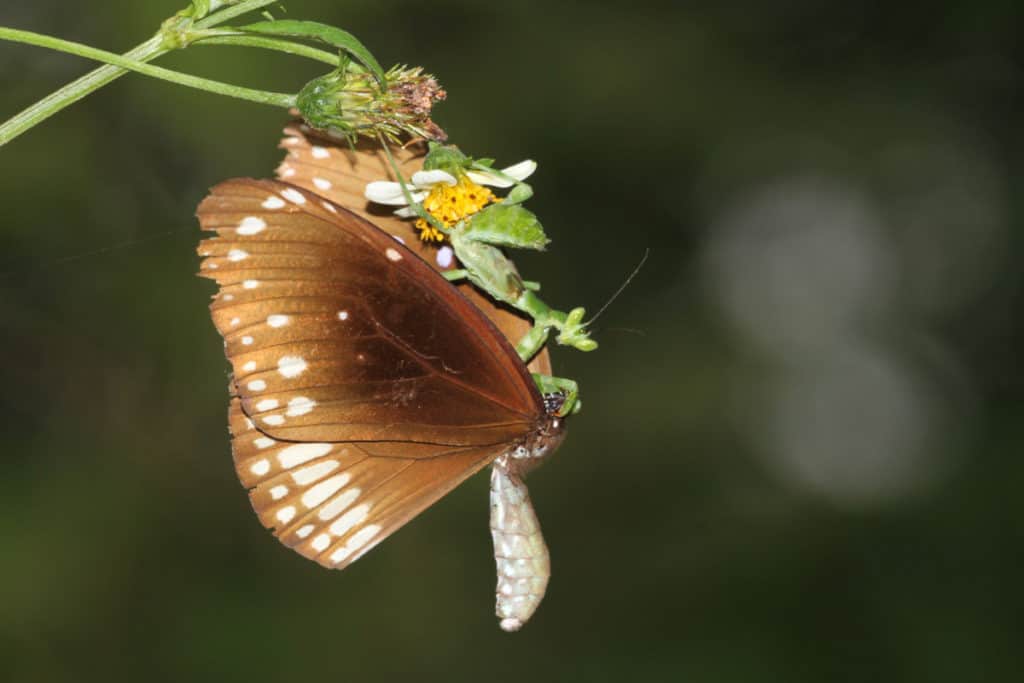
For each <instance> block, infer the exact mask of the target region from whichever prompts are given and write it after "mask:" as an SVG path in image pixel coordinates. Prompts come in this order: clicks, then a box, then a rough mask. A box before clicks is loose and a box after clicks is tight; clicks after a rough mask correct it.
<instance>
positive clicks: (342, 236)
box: [198, 137, 564, 630]
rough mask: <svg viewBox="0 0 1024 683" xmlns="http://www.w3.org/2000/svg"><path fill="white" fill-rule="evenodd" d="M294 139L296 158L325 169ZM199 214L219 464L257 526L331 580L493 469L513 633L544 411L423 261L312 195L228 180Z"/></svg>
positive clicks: (536, 555) (545, 438)
mask: <svg viewBox="0 0 1024 683" xmlns="http://www.w3.org/2000/svg"><path fill="white" fill-rule="evenodd" d="M301 139H302V141H303V143H304V144H305V145H306V147H308V150H309V155H310V158H311V159H318V158H319V159H320V160H323V159H329V158H330V154H331V153H332V152H331V151H328V152H327V157H324V152H321V151H317V150H321V149H325V148H322V147H318V146H316V145H310V144H308V142H307V141H306V138H305V137H302V138H301ZM286 144H288V143H287V142H286ZM292 145H293V146H295V143H292ZM333 152H334V153H336V154H340V153H342V150H341V149H340V148H335V149H334V150H333ZM349 152H351V153H353V154H355V153H356V152H354V151H351V150H349ZM286 163H288V162H287V161H286ZM292 163H294V162H292ZM291 167H292V168H294V166H291ZM283 168H285V169H286V168H288V166H285V167H283ZM334 168H338V167H337V166H335V167H334ZM341 168H344V167H343V166H342V167H341ZM336 172H338V171H336ZM341 172H343V171H341ZM293 175H298V171H296V172H295V173H294V174H293ZM319 177H321V176H319V175H316V176H311V178H319ZM378 178H379V176H378ZM320 184H321V185H322V183H320ZM333 187H335V186H334V184H333V183H332V188H333ZM332 188H324V187H317V189H318V190H319V191H325V190H326V189H332ZM341 198H342V199H344V200H345V201H347V202H348V201H352V198H346V197H341ZM360 204H362V202H361V201H360ZM198 215H199V219H200V223H201V225H202V227H203V229H205V230H210V231H214V232H216V237H214V238H211V239H207V240H205V241H204V242H202V243H201V244H200V247H199V252H200V254H201V255H202V256H203V257H204V258H203V261H202V264H201V269H200V274H201V275H203V276H205V277H209V278H211V279H214V280H216V281H217V283H218V285H219V286H220V291H219V293H218V294H217V295H216V296H215V298H214V302H213V304H212V305H211V312H212V316H213V320H214V324H215V325H216V327H217V329H218V331H219V332H220V333H221V334H222V335H223V337H224V341H225V349H226V353H227V356H228V359H229V360H230V362H231V364H232V367H233V371H234V372H233V380H232V383H231V393H232V398H231V403H230V414H229V422H230V428H231V433H232V450H233V454H234V459H235V466H236V470H237V472H238V476H239V478H240V479H241V481H242V483H243V485H244V486H246V487H247V488H251V489H252V491H251V493H250V497H251V500H252V503H253V507H254V508H255V510H256V512H257V514H258V515H259V518H260V521H261V522H262V523H263V524H264V525H265V526H267V527H268V528H273V529H274V533H275V535H276V536H277V537H278V538H279V539H280V540H281V541H282V542H283V543H284V544H286V545H288V546H290V547H292V548H293V549H294V550H296V551H297V552H299V553H300V554H302V555H304V556H306V557H308V558H310V559H314V560H316V561H317V562H319V563H321V564H322V565H324V566H327V567H331V568H338V569H340V568H344V567H345V566H347V565H348V564H350V563H351V562H353V561H355V560H356V559H358V558H359V557H360V556H362V555H363V554H364V553H366V552H367V551H368V550H370V549H371V548H372V547H374V546H375V545H376V544H377V543H379V542H381V541H382V540H384V539H385V538H386V537H387V536H388V535H390V534H391V533H393V532H394V531H395V530H397V529H398V528H400V527H401V526H402V525H403V524H405V522H407V521H409V520H410V519H412V518H413V517H415V516H416V515H417V514H419V513H420V512H421V511H422V510H424V509H425V508H426V507H428V506H429V505H431V504H432V503H433V502H435V501H436V500H437V499H439V498H440V497H441V496H443V495H444V494H445V493H447V492H448V491H450V490H451V489H452V488H454V487H455V486H457V485H458V484H459V483H461V482H462V481H464V480H465V479H466V478H467V477H469V476H471V475H472V474H473V473H475V472H477V471H478V470H480V469H481V468H483V467H484V466H486V465H487V464H490V463H494V468H493V471H492V477H491V527H492V533H493V536H494V542H495V557H496V560H497V564H498V578H499V581H498V595H497V600H498V606H497V609H498V615H499V617H500V618H501V625H502V627H503V628H505V629H506V630H515V629H517V628H519V627H520V626H521V625H522V624H523V623H525V621H526V620H527V619H528V618H529V617H530V615H531V614H532V613H533V611H534V610H535V609H536V607H537V605H538V604H539V602H540V600H541V598H542V597H543V594H544V591H545V589H546V585H547V580H548V576H549V573H550V572H549V560H548V552H547V548H546V547H545V545H544V541H543V538H542V536H541V534H540V528H539V525H538V523H537V520H536V516H535V514H534V512H533V509H532V506H531V505H530V502H529V496H528V493H527V490H526V487H525V485H524V484H523V482H522V475H523V474H524V473H525V471H526V470H527V469H529V467H531V466H532V465H534V464H536V462H537V461H538V459H539V458H542V457H544V456H545V455H548V454H550V453H551V452H552V451H553V450H554V448H555V447H557V445H558V443H560V441H561V439H562V438H563V437H564V423H563V421H562V420H561V419H560V418H559V417H558V416H557V414H556V413H557V411H558V409H559V408H560V407H561V406H560V402H559V397H558V396H557V395H555V396H548V397H543V396H541V395H540V393H539V392H538V390H537V388H536V385H535V383H534V381H533V379H532V377H531V376H530V374H529V372H528V371H527V368H526V366H525V365H524V364H523V363H522V361H521V360H520V359H519V357H518V355H517V354H516V352H515V350H514V348H513V347H512V346H511V344H510V343H509V341H508V339H507V338H506V335H505V334H503V332H502V331H501V330H499V328H498V327H496V326H495V324H494V322H492V320H491V319H490V318H489V317H488V316H487V315H485V314H484V313H482V312H481V310H480V309H479V308H478V307H477V306H475V305H474V304H473V303H471V302H470V300H469V299H468V298H467V297H466V296H464V295H463V293H461V292H460V290H459V289H457V288H456V287H454V286H453V285H451V284H450V283H448V282H447V281H446V280H445V279H444V278H443V277H441V276H440V275H439V274H438V273H437V269H438V268H439V267H440V266H441V265H442V264H439V263H438V261H437V258H436V254H431V253H429V252H426V253H427V255H428V256H432V257H433V263H432V264H428V262H426V261H425V260H423V259H421V258H420V257H419V256H418V255H417V254H416V253H414V252H413V251H412V250H411V249H409V248H408V247H406V246H405V245H404V244H403V243H402V242H401V241H400V240H399V239H396V236H395V235H392V234H390V233H387V232H384V231H382V230H381V229H379V228H378V227H376V226H375V225H374V224H372V223H370V222H369V221H367V220H365V219H364V218H362V217H360V216H358V215H356V214H355V213H352V212H350V211H347V210H346V209H344V208H342V207H341V206H339V205H338V204H335V203H334V202H332V201H330V200H329V199H326V198H324V197H323V196H321V195H320V194H315V193H313V192H310V191H307V190H303V189H300V188H298V187H296V186H293V185H291V184H286V183H282V182H276V181H269V180H262V181H260V180H249V179H240V180H231V181H227V182H225V183H222V184H220V185H218V186H217V187H215V188H214V189H213V190H212V192H211V194H210V196H209V197H207V198H206V199H205V200H204V201H203V202H202V204H200V206H199V210H198ZM399 237H400V236H399ZM410 244H411V245H412V246H413V247H414V248H416V249H417V251H419V252H420V253H424V250H425V248H424V247H421V246H420V245H419V244H418V243H415V242H414V241H413V240H410ZM476 296H479V295H476ZM481 298H482V297H481ZM484 302H487V300H484ZM488 305H490V304H489V303H488ZM490 306H491V307H492V308H494V310H495V311H497V310H498V309H496V308H495V307H493V305H490ZM492 315H495V314H494V313H493V312H492ZM500 315H509V316H510V317H512V318H514V316H511V314H505V313H504V312H502V313H501V314H500ZM500 315H499V316H497V317H499V319H500ZM515 320H516V321H518V318H515ZM510 323H511V321H508V320H506V321H504V324H505V326H506V327H509V326H511V324H510ZM518 326H520V327H522V326H523V322H522V321H519V322H518ZM524 329H525V328H524ZM542 362H546V357H545V358H544V359H542Z"/></svg>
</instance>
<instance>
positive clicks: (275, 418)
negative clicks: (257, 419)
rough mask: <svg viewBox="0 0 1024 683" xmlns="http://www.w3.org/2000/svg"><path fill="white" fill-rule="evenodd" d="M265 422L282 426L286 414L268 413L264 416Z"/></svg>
mask: <svg viewBox="0 0 1024 683" xmlns="http://www.w3.org/2000/svg"><path fill="white" fill-rule="evenodd" d="M263 422H264V424H268V425H270V426H271V427H280V426H281V425H283V424H284V415H267V416H266V417H265V418H263Z"/></svg>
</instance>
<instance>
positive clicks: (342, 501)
mask: <svg viewBox="0 0 1024 683" xmlns="http://www.w3.org/2000/svg"><path fill="white" fill-rule="evenodd" d="M360 493H362V491H361V490H360V489H359V488H357V487H355V486H353V487H352V488H350V489H347V490H345V491H342V492H341V493H340V494H338V496H337V497H336V498H335V499H334V500H332V501H331V502H330V503H328V504H327V505H324V506H323V507H322V508H320V512H318V513H317V517H319V518H320V519H322V520H323V521H325V522H326V521H328V520H331V519H334V518H335V517H337V516H338V515H340V514H341V513H342V512H344V511H345V510H346V508H348V506H349V505H351V504H352V503H354V502H355V501H356V498H358V497H359V494H360Z"/></svg>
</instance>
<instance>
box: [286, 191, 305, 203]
mask: <svg viewBox="0 0 1024 683" xmlns="http://www.w3.org/2000/svg"><path fill="white" fill-rule="evenodd" d="M281 196H282V197H284V198H285V199H287V200H288V201H290V202H292V203H293V204H305V203H306V197H305V195H303V194H302V193H301V192H299V191H298V190H296V189H294V188H291V187H289V188H285V189H284V190H281Z"/></svg>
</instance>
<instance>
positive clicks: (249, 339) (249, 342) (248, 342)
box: [242, 335, 253, 346]
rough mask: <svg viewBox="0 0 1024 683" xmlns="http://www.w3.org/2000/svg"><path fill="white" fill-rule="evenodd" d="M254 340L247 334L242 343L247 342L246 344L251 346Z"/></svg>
mask: <svg viewBox="0 0 1024 683" xmlns="http://www.w3.org/2000/svg"><path fill="white" fill-rule="evenodd" d="M252 342H253V339H252V337H250V336H249V335H245V336H244V337H242V343H243V344H245V345H246V346H251V345H252Z"/></svg>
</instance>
